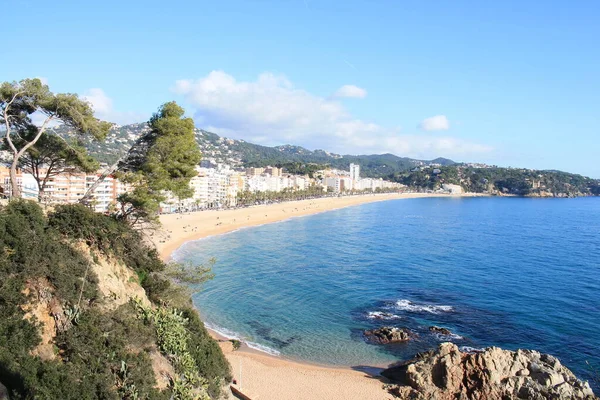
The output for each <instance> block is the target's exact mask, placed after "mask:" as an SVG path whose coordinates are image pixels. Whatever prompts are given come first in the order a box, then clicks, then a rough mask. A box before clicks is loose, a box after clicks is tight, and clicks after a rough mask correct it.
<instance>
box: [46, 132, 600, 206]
mask: <svg viewBox="0 0 600 400" xmlns="http://www.w3.org/2000/svg"><path fill="white" fill-rule="evenodd" d="M148 130H149V127H148V124H147V123H138V124H130V125H123V126H118V125H115V126H113V128H112V129H111V130H110V133H109V135H108V136H107V138H106V140H105V141H103V142H95V141H91V140H89V139H87V140H86V139H84V141H83V144H84V145H85V146H86V147H87V148H88V149H89V151H90V153H91V155H92V156H94V157H95V158H96V159H98V160H99V161H101V162H105V163H108V164H112V163H114V162H115V161H116V160H118V159H119V157H120V156H121V155H122V154H124V153H125V152H126V151H127V150H128V149H129V148H131V146H132V145H133V144H134V143H135V141H136V140H137V139H138V138H139V137H140V136H141V135H142V134H144V133H147V132H148ZM53 131H54V133H57V134H59V135H61V136H62V137H65V138H70V139H73V134H72V132H70V131H69V130H68V129H67V128H66V127H64V126H58V127H55V128H53ZM195 136H196V142H197V143H198V146H199V147H200V150H201V152H202V155H203V159H204V160H209V161H211V162H215V163H224V164H228V165H230V166H231V167H233V168H245V167H264V166H267V165H273V166H281V167H284V168H285V169H286V170H287V171H288V172H289V173H293V174H301V175H303V174H309V175H311V176H312V173H313V172H315V171H317V170H319V169H323V168H328V167H330V168H337V169H348V165H349V164H350V163H354V164H358V165H360V167H361V176H364V177H371V178H383V179H386V180H390V181H394V182H399V183H402V184H404V185H406V186H408V187H410V188H412V189H414V190H417V191H436V190H440V189H442V188H443V187H444V185H458V186H460V187H461V188H462V190H463V191H465V192H473V193H485V194H493V195H516V196H534V197H577V196H597V195H600V180H598V179H591V178H587V177H584V176H581V175H578V174H570V173H567V172H562V171H556V170H532V169H526V168H501V167H496V166H490V165H485V164H472V163H457V162H454V161H452V160H450V159H447V158H436V159H433V160H417V159H412V158H407V157H399V156H396V155H394V154H389V153H388V154H371V155H340V154H335V153H331V152H328V151H325V150H314V151H313V150H308V149H305V148H303V147H300V146H294V145H283V146H276V147H268V146H261V145H257V144H253V143H250V142H246V141H244V140H235V139H227V138H224V137H221V136H219V135H217V134H215V133H212V132H208V131H205V130H202V129H197V128H196V129H195Z"/></svg>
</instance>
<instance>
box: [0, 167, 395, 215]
mask: <svg viewBox="0 0 600 400" xmlns="http://www.w3.org/2000/svg"><path fill="white" fill-rule="evenodd" d="M197 171H198V174H197V175H196V176H195V177H193V178H192V179H191V181H190V186H191V187H192V188H193V190H194V195H193V196H192V197H191V198H189V199H183V200H182V199H177V198H174V197H168V198H167V200H166V201H165V202H164V204H163V205H162V210H163V212H172V211H175V210H176V209H180V208H185V209H188V210H190V209H203V208H221V207H235V206H236V205H237V199H238V196H239V194H240V193H241V192H244V191H249V192H281V191H284V190H288V191H299V190H307V189H308V188H309V187H311V186H316V187H317V188H320V189H319V190H322V191H323V192H333V193H338V194H341V193H345V192H362V191H373V192H374V191H379V190H394V189H400V188H401V187H402V185H400V184H398V183H394V182H388V181H384V180H383V179H373V178H361V177H360V166H359V165H357V164H350V170H349V171H343V170H331V169H327V170H322V171H317V173H316V174H315V175H314V176H315V177H313V178H311V177H309V176H308V175H292V174H286V173H285V172H284V171H283V170H282V169H281V168H276V167H265V168H247V169H245V170H234V169H232V168H231V167H230V166H228V165H224V164H213V163H210V162H203V163H202V164H201V165H200V166H199V167H198V168H197ZM42 174H43V171H42ZM100 174H101V171H99V172H97V173H92V174H86V173H64V174H59V175H55V176H53V177H50V178H49V179H48V182H47V184H46V187H45V190H44V192H43V194H42V196H40V195H39V190H38V184H37V182H36V180H35V178H34V177H33V176H32V175H31V174H28V173H24V172H23V171H18V174H17V182H18V184H19V186H20V188H21V190H22V193H23V196H24V197H27V198H39V199H40V200H41V201H43V202H47V203H76V202H78V201H79V200H80V199H81V198H82V197H83V196H84V195H85V193H86V192H87V191H88V190H89V189H90V188H91V187H92V185H93V184H94V182H96V181H97V179H98V177H99V176H100ZM0 183H2V189H3V191H4V193H3V194H4V195H5V196H10V194H11V193H10V190H11V186H10V176H9V170H8V168H6V167H0ZM130 189H131V187H130V186H128V185H126V184H124V183H123V182H121V181H119V180H118V179H116V178H115V177H113V176H108V177H107V178H105V179H104V181H103V182H102V183H101V184H100V185H99V186H98V187H96V188H95V189H94V190H93V195H92V196H93V202H92V204H93V206H94V208H95V210H96V211H98V212H106V211H107V210H109V209H110V207H111V205H115V204H116V203H117V201H118V197H119V195H121V194H123V193H126V192H127V191H128V190H130Z"/></svg>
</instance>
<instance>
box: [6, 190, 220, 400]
mask: <svg viewBox="0 0 600 400" xmlns="http://www.w3.org/2000/svg"><path fill="white" fill-rule="evenodd" d="M140 235H141V234H140V233H139V232H136V231H134V230H132V229H131V228H130V227H129V226H128V225H126V224H124V223H123V222H121V221H118V220H116V219H115V218H112V217H109V216H105V215H101V214H96V213H93V212H92V211H91V210H89V209H87V208H86V207H84V206H81V205H75V206H59V207H57V209H56V210H55V211H53V212H51V213H49V214H48V215H47V216H46V215H44V213H43V212H42V210H41V209H40V207H39V206H37V205H36V204H34V203H31V202H26V201H13V202H11V203H10V204H9V205H8V206H7V207H5V208H4V209H2V210H0V382H1V383H2V384H3V385H4V386H6V387H7V389H8V390H9V392H10V395H11V399H33V398H35V399H59V398H60V399H142V398H146V399H170V398H180V399H192V398H199V396H200V394H202V393H203V394H204V396H205V398H206V396H210V397H212V398H216V397H218V396H219V395H220V391H221V384H222V383H223V382H226V381H228V380H230V379H231V375H230V371H229V365H228V364H227V361H226V360H225V358H224V357H223V354H222V353H221V351H220V348H219V347H218V344H217V343H216V342H215V341H214V340H212V339H211V338H210V337H209V335H208V333H207V331H206V329H205V328H204V326H203V324H202V322H201V321H200V320H199V318H198V315H197V313H196V312H195V311H194V310H193V309H192V308H191V307H190V304H191V301H190V300H189V298H188V299H187V305H185V306H180V307H174V306H169V305H166V304H168V303H169V299H168V297H167V296H168V294H169V293H170V292H169V290H172V286H173V285H172V284H171V281H170V280H169V279H168V277H166V275H165V273H166V272H165V271H167V270H168V268H167V267H166V266H165V264H164V263H163V262H162V261H161V260H160V259H159V258H158V256H157V254H156V251H155V250H152V249H150V248H149V247H147V246H146V245H145V244H144V242H143V240H142V237H141V236H140ZM77 243H79V245H76V244H77ZM81 243H85V244H86V246H87V247H88V248H89V249H90V250H91V251H92V254H94V257H105V258H106V260H108V261H109V262H121V263H123V264H125V265H126V266H128V267H129V268H131V269H132V270H134V271H135V272H136V273H137V275H138V277H139V279H140V281H141V283H142V285H143V286H144V288H146V292H147V293H148V295H149V297H150V298H152V299H154V304H152V305H146V306H144V307H145V310H146V312H147V313H148V315H155V314H156V315H158V317H157V318H158V319H155V318H146V317H141V318H140V313H139V306H137V305H134V304H131V303H126V304H123V305H121V306H119V307H118V308H116V309H114V307H110V306H108V305H109V304H110V301H111V299H110V298H105V297H103V296H102V295H101V292H100V291H99V288H98V278H97V277H96V275H95V274H94V272H93V270H92V269H91V268H90V266H91V263H92V262H94V261H91V260H90V259H89V258H88V257H86V256H85V255H83V254H82V253H80V251H79V250H78V249H79V247H80V244H81ZM157 282H160V283H157ZM36 307H42V308H43V310H44V311H43V312H42V314H45V313H49V314H50V315H51V316H52V317H53V318H52V319H53V321H55V329H54V332H53V335H52V336H53V338H52V339H51V344H50V345H49V346H50V347H51V348H53V349H54V351H51V352H50V354H47V353H44V352H41V351H40V350H39V349H40V348H41V347H40V345H42V347H43V346H46V347H47V346H48V344H47V343H46V341H47V340H48V338H47V337H46V336H45V339H44V342H43V341H42V339H41V336H40V333H41V331H42V325H41V323H42V322H43V321H38V320H36V318H35V317H34V316H32V314H30V313H28V311H29V310H32V309H35V308H36ZM44 307H46V308H44ZM42 314H37V315H42ZM33 315H35V314H33ZM47 324H48V322H47V321H46V322H45V326H46V328H47V327H48V326H47ZM161 327H162V328H161ZM173 340H175V342H173ZM173 343H176V346H175V347H172V344H173ZM175 349H177V350H175ZM182 349H183V350H182ZM152 352H162V353H163V354H164V355H165V356H167V358H168V359H169V360H171V362H172V363H173V365H174V366H175V370H176V372H177V374H176V376H173V377H172V382H171V385H169V386H168V387H167V388H165V389H163V390H159V389H157V388H156V387H155V386H156V378H155V375H154V371H153V369H152V361H151V359H150V356H149V355H150V354H152ZM192 378H193V379H192Z"/></svg>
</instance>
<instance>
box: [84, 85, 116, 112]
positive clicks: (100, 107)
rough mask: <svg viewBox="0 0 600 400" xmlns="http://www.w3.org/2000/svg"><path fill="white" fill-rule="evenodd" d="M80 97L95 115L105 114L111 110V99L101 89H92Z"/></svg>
mask: <svg viewBox="0 0 600 400" xmlns="http://www.w3.org/2000/svg"><path fill="white" fill-rule="evenodd" d="M81 97H82V98H83V99H84V100H86V101H87V102H88V103H90V104H91V105H92V108H93V109H94V112H95V113H97V114H107V113H110V112H111V111H112V109H113V104H112V99H111V98H110V97H108V96H107V95H106V93H104V90H102V89H99V88H92V89H90V90H88V91H87V92H85V94H84V95H83V96H81Z"/></svg>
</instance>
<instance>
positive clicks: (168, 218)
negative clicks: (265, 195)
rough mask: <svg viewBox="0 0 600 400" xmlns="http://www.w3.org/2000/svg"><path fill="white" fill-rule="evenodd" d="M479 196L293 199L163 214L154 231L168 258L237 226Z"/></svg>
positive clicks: (364, 196)
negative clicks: (393, 203)
mask: <svg viewBox="0 0 600 400" xmlns="http://www.w3.org/2000/svg"><path fill="white" fill-rule="evenodd" d="M452 196H455V197H475V196H482V195H481V194H477V193H466V194H462V195H448V194H438V193H400V194H398V193H383V194H370V195H357V196H343V197H323V198H318V199H308V200H298V201H289V202H282V203H274V204H267V205H258V206H251V207H245V208H236V209H230V210H206V211H196V212H190V213H183V214H178V213H175V214H163V215H161V216H160V222H161V224H162V227H161V229H160V230H159V231H155V232H150V233H149V235H150V239H151V240H152V242H153V243H154V244H155V245H156V248H157V250H158V252H159V254H160V256H161V258H162V259H163V260H165V261H167V260H168V259H169V258H170V257H171V254H172V253H173V252H174V251H175V250H177V249H178V248H179V247H180V246H181V245H182V244H184V243H185V242H189V241H190V240H197V239H202V238H205V237H208V236H215V235H222V234H224V233H228V232H232V231H235V230H237V229H241V228H247V227H251V226H257V225H264V224H270V223H274V222H279V221H284V220H286V219H289V218H294V217H302V216H306V215H312V214H316V213H320V212H325V211H331V210H335V209H339V208H344V207H350V206H356V205H359V204H365V203H372V202H376V201H385V200H397V199H411V198H421V197H452Z"/></svg>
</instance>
